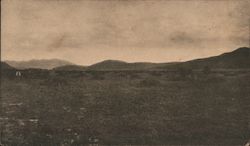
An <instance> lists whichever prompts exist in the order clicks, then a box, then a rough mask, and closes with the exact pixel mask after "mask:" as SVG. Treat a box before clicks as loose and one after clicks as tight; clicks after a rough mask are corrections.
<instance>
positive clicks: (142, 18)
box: [1, 0, 250, 65]
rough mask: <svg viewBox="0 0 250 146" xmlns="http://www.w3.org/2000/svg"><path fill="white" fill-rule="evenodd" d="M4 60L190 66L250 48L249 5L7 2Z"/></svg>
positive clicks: (174, 0)
mask: <svg viewBox="0 0 250 146" xmlns="http://www.w3.org/2000/svg"><path fill="white" fill-rule="evenodd" d="M1 2H2V25H1V27H2V28H1V35H2V40H1V43H2V46H1V49H2V59H4V60H6V59H7V60H29V59H49V58H59V59H66V60H69V61H71V62H74V63H78V64H83V65H87V64H92V63H96V62H99V61H102V60H105V59H118V60H124V61H128V62H137V61H149V62H169V61H185V60H190V59H194V58H201V57H207V56H212V55H217V54H220V53H223V52H226V51H232V50H234V49H236V48H238V47H241V46H249V34H250V29H249V25H250V0H162V1H161V0H2V1H1Z"/></svg>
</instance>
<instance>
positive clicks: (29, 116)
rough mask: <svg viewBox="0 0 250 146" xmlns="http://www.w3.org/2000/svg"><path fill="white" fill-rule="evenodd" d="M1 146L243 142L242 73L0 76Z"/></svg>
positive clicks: (248, 83)
mask: <svg viewBox="0 0 250 146" xmlns="http://www.w3.org/2000/svg"><path fill="white" fill-rule="evenodd" d="M1 105H2V108H1V109H2V111H1V117H0V122H1V129H2V130H1V131H2V133H1V140H2V143H3V144H6V145H8V146H9V145H11V146H12V145H13V146H14V145H30V146H36V145H43V146H49V145H51V146H52V145H53V146H56V145H62V144H64V145H76V146H80V145H85V144H88V143H90V140H89V139H90V138H94V139H96V140H97V139H98V143H100V144H105V145H109V144H112V145H117V144H119V145H125V144H131V145H133V144H135V145H136V144H142V145H160V144H164V145H243V144H244V143H246V141H247V140H248V139H249V138H250V72H249V71H234V70H230V71H223V70H221V71H218V72H210V73H204V72H202V71H193V72H178V71H177V72H167V71H85V72H63V71H58V72H53V71H44V72H43V73H40V74H38V73H36V72H33V71H26V72H23V73H22V76H21V77H15V76H13V75H9V76H2V79H1Z"/></svg>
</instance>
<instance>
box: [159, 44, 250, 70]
mask: <svg viewBox="0 0 250 146" xmlns="http://www.w3.org/2000/svg"><path fill="white" fill-rule="evenodd" d="M206 66H208V67H210V68H213V69H250V48H248V47H242V48H238V49H236V50H234V51H232V52H228V53H224V54H221V55H219V56H214V57H209V58H202V59H195V60H191V61H187V62H180V63H176V64H172V65H167V66H160V67H156V68H155V69H176V68H180V67H181V68H191V69H202V68H204V67H206Z"/></svg>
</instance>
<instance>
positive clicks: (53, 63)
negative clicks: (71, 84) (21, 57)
mask: <svg viewBox="0 0 250 146" xmlns="http://www.w3.org/2000/svg"><path fill="white" fill-rule="evenodd" d="M6 62H7V63H8V64H9V65H10V66H13V67H15V68H17V69H28V68H39V69H53V68H55V67H59V66H65V65H73V63H71V62H68V61H65V60H60V59H41V60H35V59H34V60H29V61H6Z"/></svg>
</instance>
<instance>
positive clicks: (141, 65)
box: [87, 60, 168, 70]
mask: <svg viewBox="0 0 250 146" xmlns="http://www.w3.org/2000/svg"><path fill="white" fill-rule="evenodd" d="M166 64H168V63H149V62H136V63H127V62H124V61H119V60H105V61H102V62H99V63H96V64H93V65H91V66H89V67H87V69H88V70H145V69H150V68H153V67H157V66H162V65H166Z"/></svg>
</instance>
